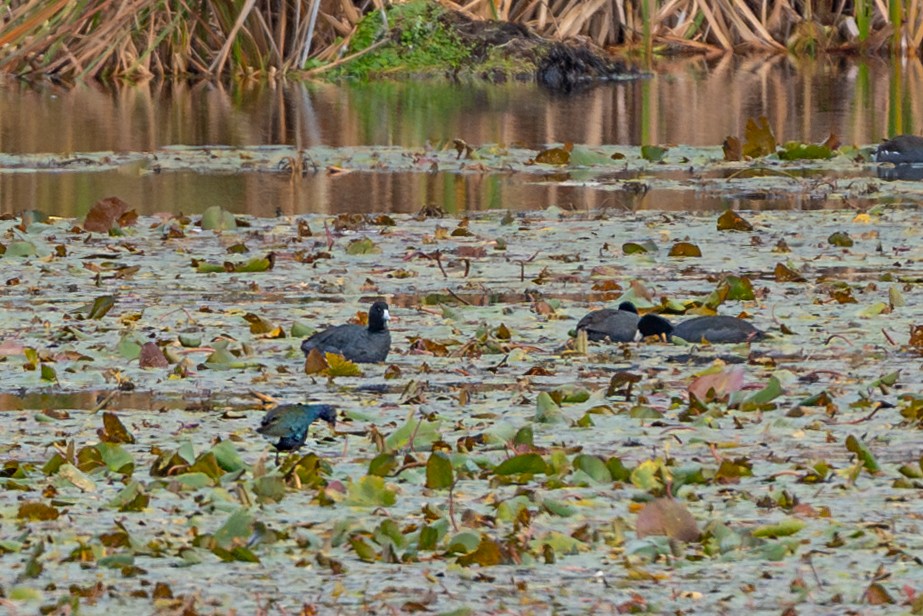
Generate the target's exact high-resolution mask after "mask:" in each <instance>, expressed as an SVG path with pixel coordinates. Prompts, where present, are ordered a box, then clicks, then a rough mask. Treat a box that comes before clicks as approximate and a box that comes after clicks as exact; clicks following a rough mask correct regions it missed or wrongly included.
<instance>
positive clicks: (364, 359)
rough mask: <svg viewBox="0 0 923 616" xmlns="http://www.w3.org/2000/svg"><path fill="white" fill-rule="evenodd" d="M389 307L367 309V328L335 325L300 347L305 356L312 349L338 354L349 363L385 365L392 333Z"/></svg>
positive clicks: (377, 303)
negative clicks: (390, 330)
mask: <svg viewBox="0 0 923 616" xmlns="http://www.w3.org/2000/svg"><path fill="white" fill-rule="evenodd" d="M390 318H391V314H390V313H389V312H388V304H386V303H385V302H382V301H377V302H375V303H374V304H372V307H371V308H369V326H368V327H363V326H361V325H352V324H349V325H337V326H335V327H328V328H327V329H325V330H323V331H319V332H317V333H316V334H314V335H313V336H311V337H310V338H307V339H306V340H305V341H304V342H302V343H301V350H302V351H304V354H305V355H307V354H308V353H310V352H311V349H317V350H318V351H321V352H322V353H338V354H340V355H342V356H343V357H345V358H346V359H348V360H350V361H354V362H357V363H360V364H374V363H377V362H381V361H385V358H387V357H388V351H390V350H391V332H389V331H388V320H389V319H390Z"/></svg>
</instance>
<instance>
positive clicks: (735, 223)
mask: <svg viewBox="0 0 923 616" xmlns="http://www.w3.org/2000/svg"><path fill="white" fill-rule="evenodd" d="M752 230H753V225H751V224H750V223H749V222H747V221H746V219H744V217H743V216H741V215H740V214H738V213H737V212H735V211H734V210H725V211H724V213H723V214H721V216H719V217H718V231H752Z"/></svg>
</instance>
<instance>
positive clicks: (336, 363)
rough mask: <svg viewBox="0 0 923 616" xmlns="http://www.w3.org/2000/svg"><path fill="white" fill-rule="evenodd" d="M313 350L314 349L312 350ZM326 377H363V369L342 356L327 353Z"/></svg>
mask: <svg viewBox="0 0 923 616" xmlns="http://www.w3.org/2000/svg"><path fill="white" fill-rule="evenodd" d="M312 350H313V349H312ZM326 359H327V370H326V373H325V374H326V375H327V376H329V377H330V378H333V377H337V376H362V369H361V368H359V365H358V364H356V363H355V362H352V361H349V360H348V359H346V358H345V357H343V356H342V355H338V354H336V353H327V354H326Z"/></svg>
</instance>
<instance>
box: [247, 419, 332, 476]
mask: <svg viewBox="0 0 923 616" xmlns="http://www.w3.org/2000/svg"><path fill="white" fill-rule="evenodd" d="M315 419H323V420H324V421H326V422H327V423H329V424H330V427H331V428H333V427H334V426H336V421H337V411H336V409H335V408H334V407H332V406H331V405H329V404H283V405H281V406H277V407H275V408H274V409H272V410H270V411H269V412H268V413H266V415H265V416H263V420H262V421H261V422H260V427H259V428H257V429H256V431H257V432H259V433H260V434H262V435H263V436H265V437H266V438H268V439H269V440H273V439H275V438H276V437H278V438H279V440H278V441H276V442H275V443H273V447H275V448H276V464H278V463H279V452H280V451H296V450H298V449H300V448H301V447H302V446H303V445H304V442H305V440H307V438H308V428H309V427H310V426H311V424H312V423H314V420H315Z"/></svg>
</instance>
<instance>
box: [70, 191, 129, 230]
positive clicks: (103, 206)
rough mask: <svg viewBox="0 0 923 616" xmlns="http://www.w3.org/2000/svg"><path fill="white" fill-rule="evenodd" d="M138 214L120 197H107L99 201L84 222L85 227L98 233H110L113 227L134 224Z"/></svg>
mask: <svg viewBox="0 0 923 616" xmlns="http://www.w3.org/2000/svg"><path fill="white" fill-rule="evenodd" d="M137 219H138V214H137V213H135V211H134V210H132V209H131V207H130V206H129V205H128V204H127V203H125V202H124V201H122V200H121V199H119V198H118V197H107V198H105V199H100V200H99V201H97V202H96V203H95V204H94V205H93V207H91V208H90V211H89V212H87V217H86V219H85V220H84V222H83V228H84V229H86V230H87V231H94V232H97V233H109V231H110V230H112V229H117V228H119V227H127V226H130V225H133V224H134V223H135V221H136V220H137Z"/></svg>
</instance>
